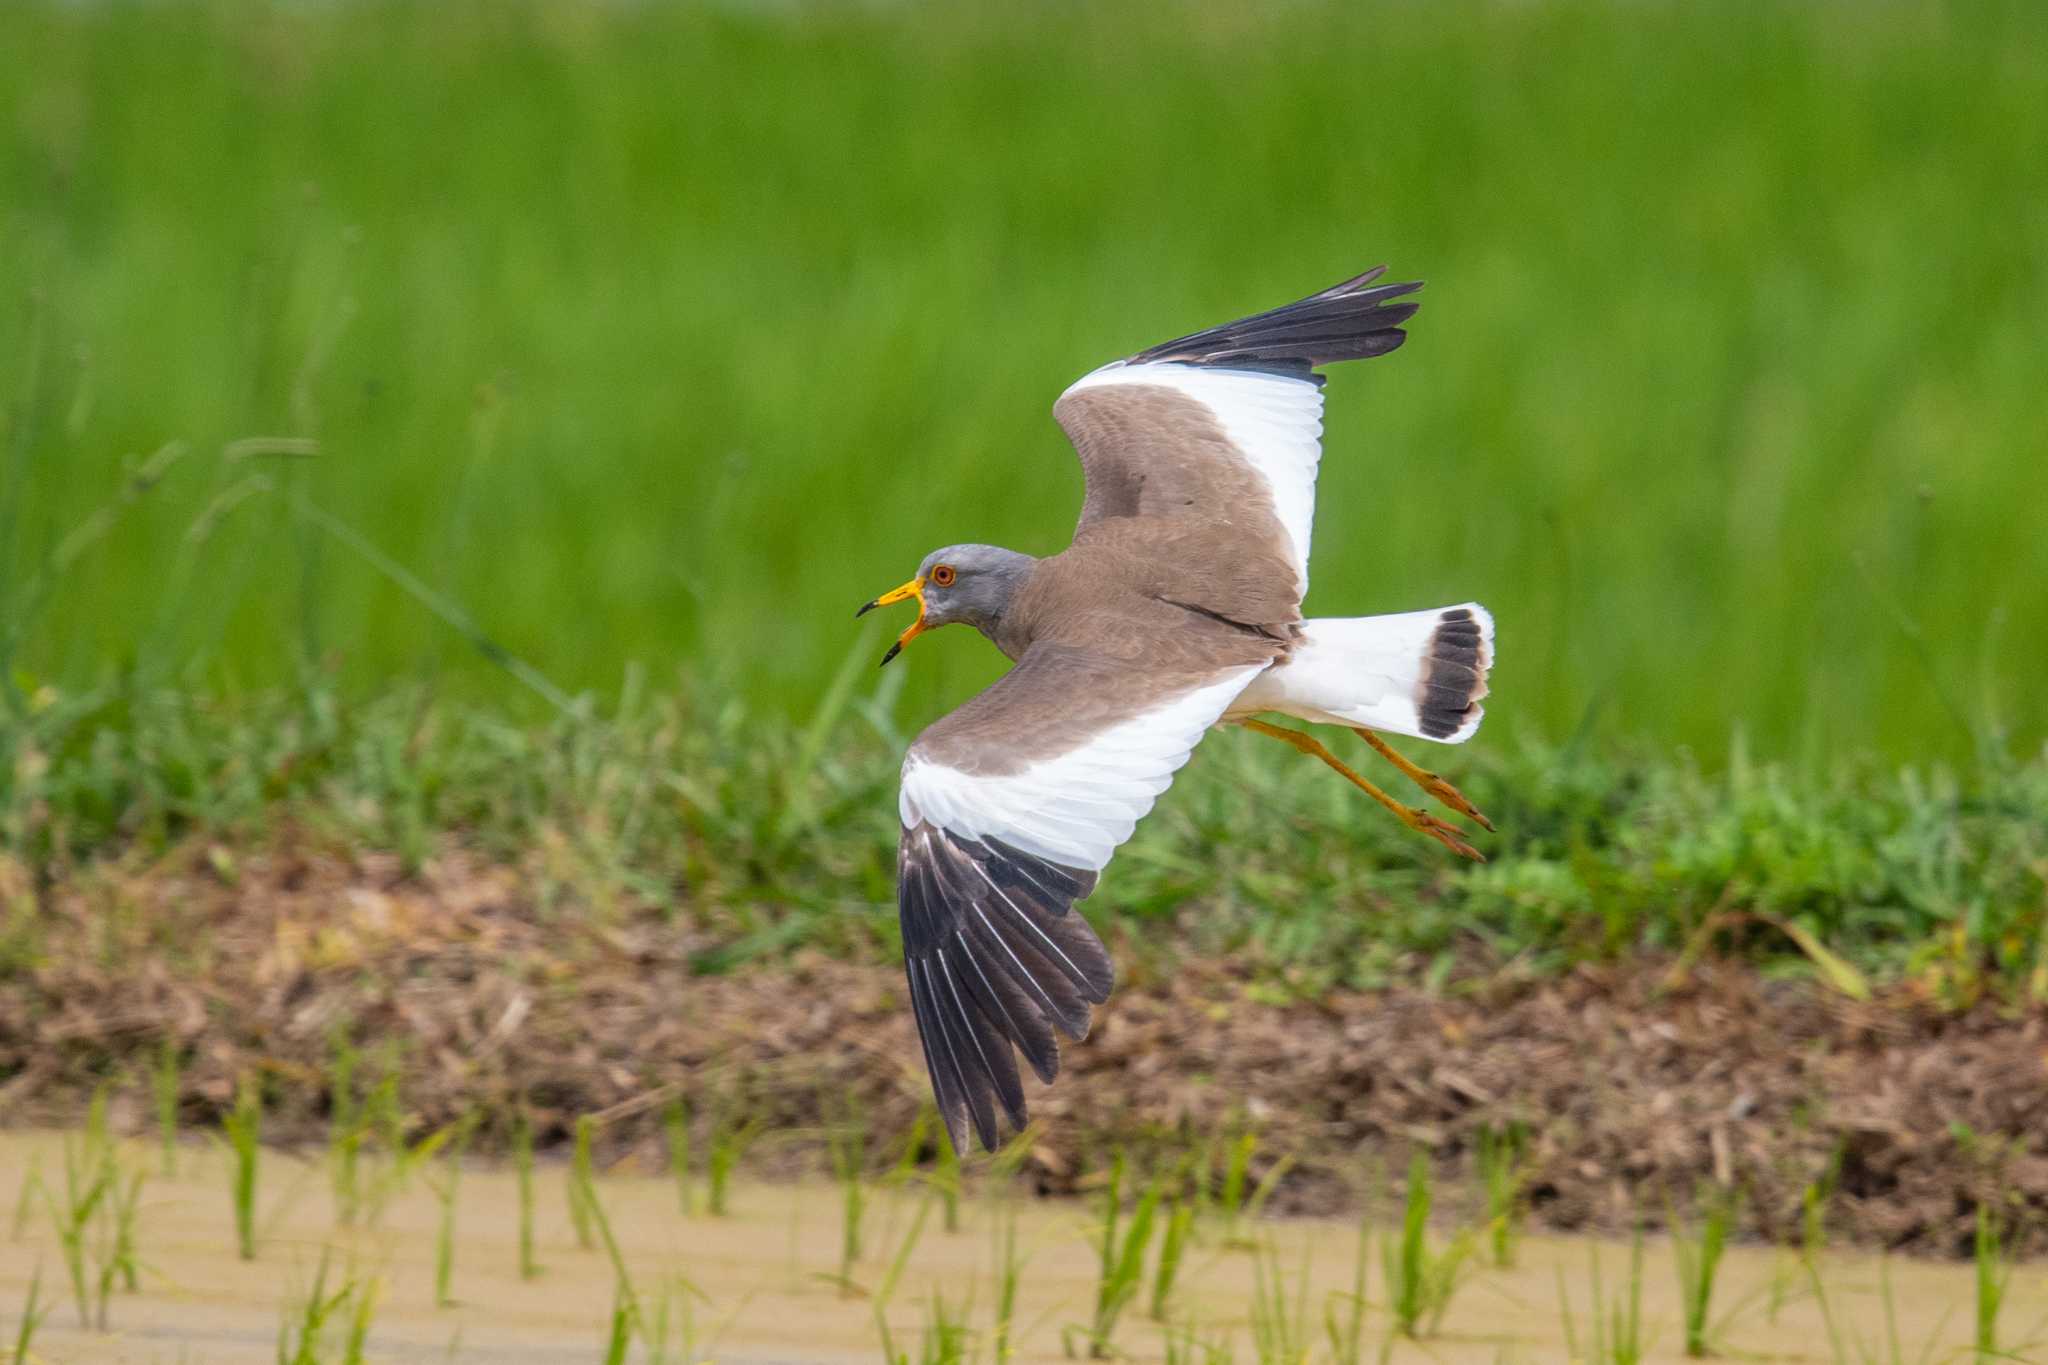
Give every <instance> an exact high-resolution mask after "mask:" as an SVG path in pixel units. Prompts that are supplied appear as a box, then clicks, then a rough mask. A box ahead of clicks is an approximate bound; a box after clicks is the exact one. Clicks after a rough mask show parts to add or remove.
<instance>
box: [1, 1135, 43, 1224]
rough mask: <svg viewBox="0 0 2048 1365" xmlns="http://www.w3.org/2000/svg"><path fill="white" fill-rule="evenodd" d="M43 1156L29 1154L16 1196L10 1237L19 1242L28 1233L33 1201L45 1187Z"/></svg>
mask: <svg viewBox="0 0 2048 1365" xmlns="http://www.w3.org/2000/svg"><path fill="white" fill-rule="evenodd" d="M42 1172H43V1154H42V1153H41V1152H31V1153H29V1158H28V1164H27V1165H26V1166H25V1167H24V1168H23V1169H22V1172H21V1186H20V1188H19V1189H17V1190H16V1191H15V1195H14V1218H13V1220H12V1223H11V1227H10V1231H9V1233H8V1236H9V1237H11V1238H12V1239H13V1240H15V1241H17V1242H19V1241H20V1240H21V1238H22V1234H23V1233H25V1232H27V1231H28V1220H29V1211H30V1209H31V1207H32V1206H33V1203H32V1201H33V1200H34V1199H35V1197H36V1194H37V1193H38V1192H39V1191H41V1189H42V1187H43V1174H42Z"/></svg>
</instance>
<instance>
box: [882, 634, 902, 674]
mask: <svg viewBox="0 0 2048 1365" xmlns="http://www.w3.org/2000/svg"><path fill="white" fill-rule="evenodd" d="M902 652H903V643H902V641H900V640H899V641H898V642H896V643H895V644H893V645H890V646H889V652H888V653H887V654H884V655H883V656H882V662H880V663H878V664H876V665H875V667H877V668H887V667H888V666H889V660H891V659H893V658H895V657H896V656H897V655H898V654H901V653H902Z"/></svg>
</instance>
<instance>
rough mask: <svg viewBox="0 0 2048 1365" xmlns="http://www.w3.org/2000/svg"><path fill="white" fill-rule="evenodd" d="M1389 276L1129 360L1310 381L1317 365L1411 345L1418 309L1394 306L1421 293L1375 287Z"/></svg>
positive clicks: (1417, 284) (1399, 286)
mask: <svg viewBox="0 0 2048 1365" xmlns="http://www.w3.org/2000/svg"><path fill="white" fill-rule="evenodd" d="M1386 270H1387V268H1386V267H1385V266H1383V265H1377V266H1374V267H1373V268H1372V269H1370V270H1368V271H1366V272H1365V273H1364V274H1362V275H1354V276H1353V277H1352V278H1350V279H1348V280H1345V281H1344V282H1343V283H1341V284H1333V285H1331V286H1330V287H1329V288H1328V289H1324V290H1321V291H1319V292H1317V293H1314V294H1311V295H1309V296H1308V297H1307V298H1305V299H1299V300H1296V301H1295V302H1293V303H1290V304H1285V305H1283V306H1281V307H1279V308H1273V309H1268V310H1267V311H1266V312H1263V313H1255V314H1253V315H1252V316H1251V317H1248V318H1239V319H1238V320H1237V321H1235V322H1226V323H1224V324H1222V325H1221V326H1217V327H1210V328H1206V329H1204V330H1203V331H1200V332H1195V333H1192V334H1190V335H1188V336H1184V337H1180V338H1177V339H1176V340H1173V341H1169V342H1165V343H1163V344H1161V345H1158V346H1154V347H1151V348H1149V349H1147V350H1144V351H1140V352H1139V353H1138V354H1137V355H1134V356H1132V357H1131V361H1132V363H1134V364H1135V363H1143V362H1146V361H1162V360H1165V361H1175V362H1178V363H1180V364H1185V365H1215V366H1224V367H1229V368H1232V369H1252V370H1270V371H1273V372H1275V373H1280V374H1287V375H1292V376H1295V377H1298V378H1303V379H1307V378H1311V377H1313V371H1314V370H1315V369H1316V367H1318V366H1321V365H1335V364H1339V363H1341V362H1343V361H1346V360H1367V359H1370V358H1372V357H1374V356H1381V355H1385V354H1387V353H1388V352H1389V351H1394V350H1398V349H1399V348H1400V346H1401V343H1402V342H1404V341H1406V340H1407V339H1408V336H1407V333H1406V332H1404V331H1402V330H1401V326H1402V324H1403V323H1405V322H1407V321H1408V319H1410V318H1412V317H1414V316H1415V314H1416V311H1417V310H1418V309H1419V308H1420V306H1421V305H1420V304H1416V303H1396V302H1394V300H1396V299H1401V298H1405V297H1407V296H1408V295H1410V294H1413V293H1415V292H1417V291H1418V290H1420V289H1421V288H1422V281H1420V280H1407V281H1403V282H1400V283H1396V284H1381V285H1375V284H1374V283H1373V281H1375V280H1377V279H1379V277H1380V276H1382V275H1384V274H1385V273H1386Z"/></svg>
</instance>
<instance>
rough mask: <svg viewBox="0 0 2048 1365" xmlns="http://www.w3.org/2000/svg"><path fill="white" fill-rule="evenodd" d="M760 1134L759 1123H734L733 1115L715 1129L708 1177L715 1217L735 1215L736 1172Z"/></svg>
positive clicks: (709, 1201)
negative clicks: (733, 1210)
mask: <svg viewBox="0 0 2048 1365" xmlns="http://www.w3.org/2000/svg"><path fill="white" fill-rule="evenodd" d="M759 1131H760V1125H759V1123H758V1122H757V1121H754V1120H749V1121H748V1122H746V1123H734V1122H733V1121H732V1120H731V1117H730V1116H729V1115H727V1116H721V1118H720V1120H719V1123H718V1125H717V1126H716V1127H715V1128H714V1129H713V1130H712V1132H711V1150H710V1152H709V1153H708V1154H707V1156H706V1162H705V1171H704V1174H705V1205H706V1207H707V1208H708V1209H709V1210H710V1212H711V1214H712V1216H713V1217H716V1218H723V1217H725V1216H726V1214H727V1213H729V1212H731V1206H732V1176H733V1171H734V1170H735V1169H736V1168H737V1167H738V1166H739V1164H740V1158H741V1157H742V1156H744V1155H746V1150H747V1148H748V1147H749V1146H751V1145H752V1144H753V1141H754V1138H755V1135H756V1134H757V1133H759Z"/></svg>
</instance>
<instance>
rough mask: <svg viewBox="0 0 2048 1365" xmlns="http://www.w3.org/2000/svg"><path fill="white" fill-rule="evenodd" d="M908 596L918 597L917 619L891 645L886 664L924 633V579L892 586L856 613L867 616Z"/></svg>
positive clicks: (885, 657)
mask: <svg viewBox="0 0 2048 1365" xmlns="http://www.w3.org/2000/svg"><path fill="white" fill-rule="evenodd" d="M908 597H915V598H916V599H917V619H916V620H915V621H912V622H911V623H910V629H908V630H906V631H904V632H903V633H902V634H901V635H899V636H897V637H896V643H895V644H893V645H890V646H889V652H888V653H887V654H884V655H883V656H882V662H883V663H884V664H886V663H888V662H889V660H891V659H893V658H895V657H896V656H897V655H898V654H901V653H902V652H903V646H905V645H907V644H909V643H910V642H911V641H912V640H915V639H916V638H917V637H918V636H919V635H921V634H923V633H924V579H922V578H913V579H911V580H910V581H909V582H908V583H905V584H904V585H903V586H902V587H900V588H891V589H889V591H887V592H885V593H883V594H882V595H881V596H880V597H877V598H876V599H875V600H874V601H872V602H870V603H868V604H867V605H866V606H864V607H862V608H861V609H860V610H859V611H857V612H855V613H854V615H855V616H856V617H860V616H866V615H867V614H868V613H869V612H871V611H873V610H874V609H875V608H876V607H886V606H888V605H889V604H890V603H892V602H901V601H903V600H904V599H905V598H908Z"/></svg>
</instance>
